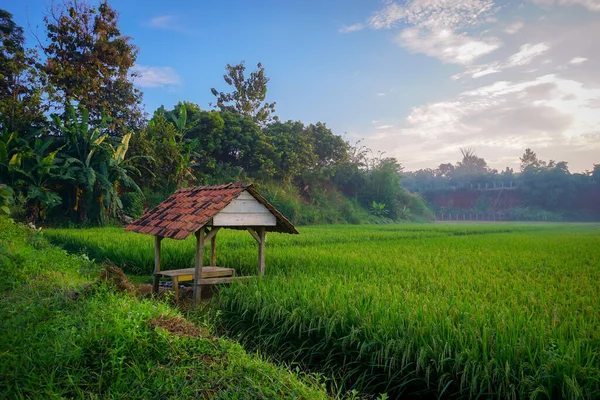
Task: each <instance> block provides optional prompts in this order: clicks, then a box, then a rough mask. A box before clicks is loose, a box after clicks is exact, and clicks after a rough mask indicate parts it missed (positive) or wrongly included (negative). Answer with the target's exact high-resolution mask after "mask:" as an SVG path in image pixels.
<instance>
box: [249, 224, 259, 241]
mask: <svg viewBox="0 0 600 400" xmlns="http://www.w3.org/2000/svg"><path fill="white" fill-rule="evenodd" d="M246 229H247V230H248V232H250V234H251V235H252V237H253V238H254V239H255V240H256V242H257V243H259V244H260V235H259V234H258V233H256V231H255V230H254V229H252V228H250V227H247V228H246Z"/></svg>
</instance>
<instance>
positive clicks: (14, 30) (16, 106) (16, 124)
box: [0, 9, 46, 134]
mask: <svg viewBox="0 0 600 400" xmlns="http://www.w3.org/2000/svg"><path fill="white" fill-rule="evenodd" d="M0 44H1V47H0V130H3V129H6V130H8V131H9V132H15V131H18V132H20V133H21V134H26V133H31V132H35V131H37V130H39V129H41V128H42V127H43V126H44V125H45V124H46V117H45V116H44V112H45V111H46V107H45V106H44V105H43V102H42V98H43V94H44V86H45V81H44V75H43V73H41V72H40V71H39V70H38V69H37V68H36V62H37V58H36V53H35V51H33V50H27V49H25V37H24V35H23V28H21V27H20V26H18V25H17V24H15V23H14V21H13V20H12V14H11V13H9V12H8V11H5V10H2V9H0Z"/></svg>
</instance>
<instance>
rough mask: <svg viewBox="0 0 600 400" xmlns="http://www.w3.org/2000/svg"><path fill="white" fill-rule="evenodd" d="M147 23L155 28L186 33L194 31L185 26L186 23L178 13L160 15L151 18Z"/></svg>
mask: <svg viewBox="0 0 600 400" xmlns="http://www.w3.org/2000/svg"><path fill="white" fill-rule="evenodd" d="M146 25H147V26H149V27H150V28H153V29H161V30H165V31H175V32H180V33H186V34H191V33H192V31H191V30H189V29H188V28H186V27H185V25H184V24H183V23H182V22H181V18H179V17H178V16H177V15H170V14H168V15H159V16H158V17H154V18H152V19H150V21H148V22H147V23H146Z"/></svg>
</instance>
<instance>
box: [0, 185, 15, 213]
mask: <svg viewBox="0 0 600 400" xmlns="http://www.w3.org/2000/svg"><path fill="white" fill-rule="evenodd" d="M13 196H14V191H13V189H12V188H11V187H10V186H7V185H3V184H0V215H2V214H4V215H10V208H8V206H10V205H11V204H13V201H14V200H13Z"/></svg>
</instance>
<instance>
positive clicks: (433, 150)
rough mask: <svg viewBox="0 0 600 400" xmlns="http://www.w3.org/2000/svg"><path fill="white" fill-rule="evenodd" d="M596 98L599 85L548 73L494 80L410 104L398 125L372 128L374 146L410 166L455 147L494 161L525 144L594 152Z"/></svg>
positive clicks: (598, 120)
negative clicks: (452, 94) (445, 96)
mask: <svg viewBox="0 0 600 400" xmlns="http://www.w3.org/2000/svg"><path fill="white" fill-rule="evenodd" d="M599 104H600V89H591V88H587V87H586V86H585V85H583V84H582V83H581V82H577V81H574V80H571V79H566V78H563V77H560V76H557V75H553V74H548V75H543V76H539V77H537V78H536V79H533V80H525V81H520V82H510V81H497V82H495V83H493V84H491V85H486V86H481V87H478V88H475V89H473V90H469V91H465V92H463V93H461V94H459V95H458V96H457V97H456V98H454V99H450V100H446V101H440V102H433V103H428V104H425V105H422V106H418V107H415V108H413V109H412V111H411V113H410V115H409V116H408V117H407V119H406V123H405V125H404V127H402V128H394V127H393V126H392V127H386V128H380V129H378V130H377V133H375V135H376V136H374V137H375V138H376V140H375V144H376V148H377V147H379V148H386V149H390V150H389V152H390V153H391V154H393V155H395V156H396V157H398V158H399V160H400V161H401V162H402V163H404V164H406V165H407V167H409V168H411V167H412V168H414V167H415V166H422V165H423V164H422V163H423V161H424V160H422V159H421V158H422V155H423V154H424V153H426V154H427V155H428V157H429V158H430V160H431V161H433V160H446V161H449V159H448V157H450V156H451V155H452V154H454V155H456V156H458V154H459V152H458V149H459V148H460V147H473V148H476V149H477V151H478V153H480V156H484V157H485V158H487V159H490V158H493V159H497V160H498V162H501V161H502V162H505V160H506V157H514V154H515V152H516V153H517V154H520V152H522V151H523V150H524V149H525V148H526V147H532V148H534V149H547V150H548V151H549V152H553V153H554V154H557V155H556V156H555V157H556V158H560V157H562V156H561V154H562V153H561V152H564V150H565V149H566V148H569V149H570V150H571V151H574V152H578V151H579V152H587V153H586V154H588V153H589V154H593V153H594V152H598V151H599V150H600V141H598V140H597V136H598V135H597V133H598V132H600V114H599V113H598V112H597V111H598V110H597V108H595V106H597V105H599ZM407 143H410V144H409V145H408V146H407ZM394 149H395V150H394ZM425 161H427V160H425ZM429 164H431V162H429ZM429 166H430V167H431V166H432V165H429ZM493 166H494V167H497V168H503V167H505V166H506V165H493Z"/></svg>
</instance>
